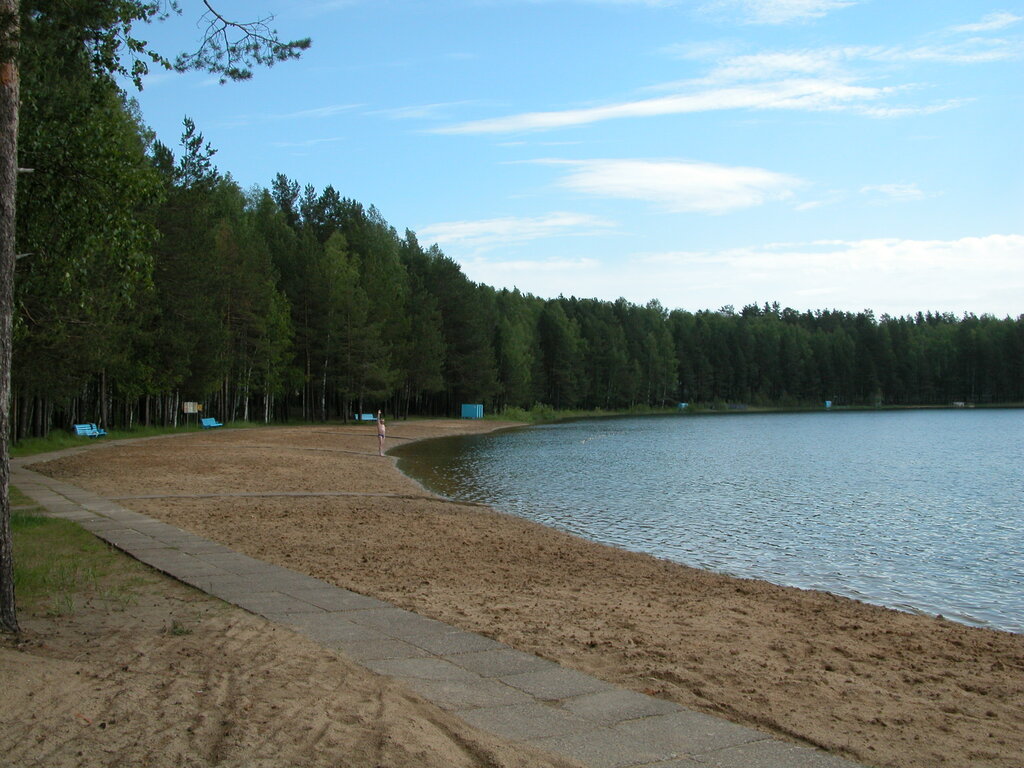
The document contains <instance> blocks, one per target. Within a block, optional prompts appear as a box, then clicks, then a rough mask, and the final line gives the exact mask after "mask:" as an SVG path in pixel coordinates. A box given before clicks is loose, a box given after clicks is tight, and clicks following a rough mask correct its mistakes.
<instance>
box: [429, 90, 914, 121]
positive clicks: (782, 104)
mask: <svg viewBox="0 0 1024 768" xmlns="http://www.w3.org/2000/svg"><path fill="white" fill-rule="evenodd" d="M896 90H898V89H896V88H872V87H867V86H857V85H850V84H848V83H845V82H842V81H839V80H826V79H814V78H803V79H790V80H782V81H777V82H769V83H755V84H750V85H741V86H735V87H731V88H712V89H707V90H703V91H697V92H694V93H686V94H682V93H680V94H673V95H670V96H660V97H656V98H650V99H640V100H637V101H628V102H621V103H618V104H608V105H605V106H600V107H586V108H582V109H567V110H561V111H553V112H527V113H523V114H518V115H509V116H506V117H495V118H487V119H484V120H472V121H469V122H465V123H458V124H455V125H449V126H445V127H442V128H438V129H436V132H437V133H448V134H492V133H516V132H519V131H535V130H550V129H554V128H565V127H568V126H573V125H586V124H589V123H596V122H602V121H605V120H617V119H623V118H637V117H659V116H664V115H680V114H688V113H695V112H711V111H717V110H726V109H799V110H812V111H819V110H832V109H860V108H861V106H862V105H863V104H865V103H867V102H872V101H875V100H877V99H880V98H882V97H884V96H886V95H888V94H890V93H892V92H895V91H896Z"/></svg>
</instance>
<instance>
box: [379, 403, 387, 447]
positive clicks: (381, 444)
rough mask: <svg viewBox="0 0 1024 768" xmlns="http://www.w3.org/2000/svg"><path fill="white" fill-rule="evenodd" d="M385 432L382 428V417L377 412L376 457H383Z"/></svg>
mask: <svg viewBox="0 0 1024 768" xmlns="http://www.w3.org/2000/svg"><path fill="white" fill-rule="evenodd" d="M385 431H386V430H385V428H384V416H383V415H382V414H381V412H380V411H379V410H378V411H377V455H378V456H383V455H384V433H385Z"/></svg>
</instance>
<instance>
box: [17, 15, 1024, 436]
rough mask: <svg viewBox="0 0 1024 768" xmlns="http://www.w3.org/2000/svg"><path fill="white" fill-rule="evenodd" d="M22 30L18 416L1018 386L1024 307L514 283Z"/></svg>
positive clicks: (277, 412) (43, 36) (65, 420)
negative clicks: (160, 117) (942, 309)
mask: <svg viewBox="0 0 1024 768" xmlns="http://www.w3.org/2000/svg"><path fill="white" fill-rule="evenodd" d="M40 18H42V17H40ZM24 34H25V35H26V36H29V38H30V39H31V42H32V45H30V46H28V47H27V52H26V55H25V57H24V58H23V61H22V83H23V93H24V97H23V100H22V113H21V131H20V153H21V164H22V165H24V166H27V167H30V168H32V169H33V173H31V174H27V175H26V176H25V178H24V179H23V180H22V181H21V183H20V186H19V192H18V195H19V196H18V232H17V237H18V250H19V252H21V254H22V255H21V258H19V259H18V262H17V273H16V281H15V298H16V316H15V328H14V360H15V363H14V367H13V408H12V433H13V436H14V437H15V439H18V438H21V437H24V436H28V435H40V434H45V433H46V432H47V431H49V430H50V429H53V428H67V427H68V426H69V425H70V424H72V423H74V422H81V421H90V422H91V421H95V422H99V423H101V424H103V425H104V426H107V427H123V426H130V425H134V424H139V423H160V424H167V423H175V422H177V421H178V420H180V419H181V412H182V403H183V402H186V401H198V402H201V403H202V404H203V405H204V408H205V410H206V412H208V413H209V414H211V415H216V416H217V417H219V418H220V419H222V420H233V419H245V420H258V421H265V422H270V421H285V420H303V421H324V420H335V419H345V418H351V415H352V414H354V413H361V412H365V411H372V410H375V409H376V408H378V407H384V408H385V409H386V410H387V411H388V412H389V413H392V414H397V415H407V414H410V413H417V414H435V415H436V414H455V413H457V412H458V407H459V404H460V403H463V402H474V403H484V404H485V405H486V407H487V409H488V410H489V411H494V410H500V409H503V408H506V407H515V408H530V407H531V406H533V405H534V404H538V403H543V404H546V405H548V406H551V407H553V408H583V409H592V408H602V409H622V408H629V407H632V406H672V405H674V404H675V403H677V402H689V403H695V404H708V405H715V406H719V407H721V406H724V405H725V404H735V403H749V404H754V405H804V404H820V403H821V402H822V401H823V400H832V401H833V402H834V403H836V404H837V405H859V404H867V405H875V404H894V405H911V404H949V403H951V402H955V401H965V402H977V403H989V402H1024V316H1022V317H1018V318H1016V319H1013V318H1004V319H999V318H995V317H991V316H981V317H975V316H973V315H968V316H964V317H959V318H958V317H954V316H951V315H948V314H932V313H928V314H918V315H916V316H913V317H888V316H882V317H880V318H876V317H875V316H874V315H873V314H872V313H871V312H869V311H865V312H860V313H849V312H837V311H818V312H798V311H795V310H792V309H788V308H785V309H783V308H780V307H779V306H778V305H768V304H765V305H763V306H758V305H750V306H747V307H743V308H742V309H741V310H739V311H736V310H734V309H732V308H730V307H725V308H722V309H719V310H715V311H711V310H705V311H698V312H689V311H685V310H681V309H677V310H672V311H669V310H667V309H666V308H664V307H662V306H661V305H660V304H659V303H658V302H656V301H652V302H650V303H648V304H646V305H643V306H640V305H636V304H632V303H630V302H627V301H625V300H623V299H619V300H618V301H614V302H612V301H603V300H597V299H581V298H565V297H558V298H555V299H548V300H545V299H542V298H539V297H536V296H532V295H528V294H522V293H520V292H519V291H514V290H513V291H508V290H496V289H494V288H491V287H488V286H486V285H480V284H477V283H474V282H472V281H471V280H469V279H468V278H467V277H466V276H465V275H464V274H463V272H462V271H461V269H460V267H459V265H458V264H457V263H456V262H455V261H453V260H452V259H450V258H448V257H447V256H445V254H444V253H443V252H442V251H441V250H440V249H439V248H438V247H437V246H429V247H424V246H423V245H421V244H420V243H419V242H418V240H417V238H416V235H415V234H414V233H413V232H411V231H408V230H407V231H405V232H404V233H402V234H399V233H398V232H397V231H396V230H395V228H394V227H392V226H391V225H390V224H388V222H387V221H385V219H384V218H383V216H382V215H381V214H380V212H379V211H377V210H376V209H375V208H374V207H372V206H369V207H367V206H364V205H363V204H361V203H359V202H357V201H356V200H353V199H350V198H346V197H343V196H342V195H341V194H339V192H337V191H336V190H335V189H334V188H333V187H330V186H329V187H327V188H326V189H324V190H320V191H318V190H316V189H314V188H313V187H311V186H302V185H301V184H300V182H298V181H295V180H292V179H289V178H287V177H286V176H284V175H278V176H277V177H276V178H275V179H273V180H272V182H271V184H270V186H269V188H255V189H250V190H243V189H242V188H240V186H239V185H238V184H237V183H235V182H234V181H233V180H232V178H231V177H230V176H229V175H226V174H223V173H221V172H220V171H219V170H218V169H217V168H216V166H215V164H214V162H213V158H214V155H215V150H214V149H213V148H212V147H211V146H210V145H209V144H208V143H207V142H206V141H205V140H204V138H203V136H202V134H201V133H200V131H199V130H198V129H197V127H196V126H195V125H194V124H193V123H192V122H191V121H189V120H187V119H186V120H185V124H184V132H183V135H182V137H181V141H180V145H178V146H177V147H176V148H175V149H173V150H172V148H170V147H168V146H166V145H165V144H163V143H162V142H161V141H158V140H157V139H156V137H154V136H152V135H151V134H150V133H149V132H148V131H147V130H146V129H145V127H144V126H143V125H142V124H141V121H140V118H139V116H138V115H137V114H136V113H135V111H134V110H133V107H132V105H131V103H130V102H128V101H126V100H125V96H124V94H123V93H122V92H121V90H120V89H119V88H118V87H117V86H116V84H115V82H114V81H113V80H112V79H111V78H110V77H107V76H102V75H97V73H96V71H95V67H94V65H93V62H91V60H90V58H89V56H88V55H86V53H85V49H83V48H82V46H81V45H80V44H75V41H73V40H70V41H69V40H68V38H67V37H66V36H64V35H61V34H55V33H54V31H53V30H48V29H36V28H35V27H34V26H32V25H29V26H28V27H27V29H26V30H25V33H24ZM32 35H36V37H31V36H32Z"/></svg>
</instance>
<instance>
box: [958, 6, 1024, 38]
mask: <svg viewBox="0 0 1024 768" xmlns="http://www.w3.org/2000/svg"><path fill="white" fill-rule="evenodd" d="M1020 21H1024V16H1017V15H1015V14H1012V13H1008V12H1006V11H1000V12H997V13H990V14H988V15H987V16H983V17H982V19H981V21H977V22H975V23H973V24H961V25H960V26H958V27H953V28H952V31H953V32H968V33H970V32H996V31H998V30H1000V29H1005V28H1006V27H1010V26H1013V25H1014V24H1017V23H1019V22H1020Z"/></svg>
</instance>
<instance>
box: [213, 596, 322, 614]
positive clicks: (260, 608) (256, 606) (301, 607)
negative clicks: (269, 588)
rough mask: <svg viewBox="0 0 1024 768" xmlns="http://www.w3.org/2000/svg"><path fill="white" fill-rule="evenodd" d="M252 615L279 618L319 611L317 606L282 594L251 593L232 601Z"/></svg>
mask: <svg viewBox="0 0 1024 768" xmlns="http://www.w3.org/2000/svg"><path fill="white" fill-rule="evenodd" d="M231 602H233V603H234V604H235V605H238V606H240V607H242V608H245V610H247V611H250V612H251V613H258V614H259V615H261V616H265V615H266V614H274V615H275V616H279V615H281V614H282V613H285V614H287V613H309V612H311V611H316V610H318V609H317V607H316V606H315V605H311V604H309V603H303V602H300V601H298V600H296V599H295V598H294V597H291V596H290V595H282V594H281V593H280V592H250V593H249V594H248V595H242V596H240V597H238V598H237V599H235V600H232V601H231Z"/></svg>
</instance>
